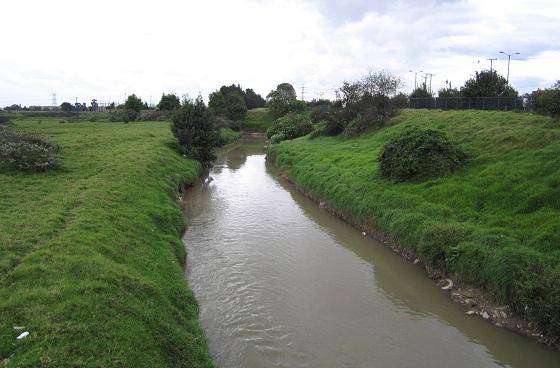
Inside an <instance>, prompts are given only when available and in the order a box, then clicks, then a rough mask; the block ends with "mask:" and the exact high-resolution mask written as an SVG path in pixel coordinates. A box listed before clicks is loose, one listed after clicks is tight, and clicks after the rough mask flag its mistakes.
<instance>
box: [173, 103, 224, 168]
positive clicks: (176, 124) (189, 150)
mask: <svg viewBox="0 0 560 368" xmlns="http://www.w3.org/2000/svg"><path fill="white" fill-rule="evenodd" d="M172 122H173V124H172V126H171V131H172V132H173V135H174V136H175V138H177V141H178V142H179V146H180V147H181V151H182V152H183V153H184V154H185V155H187V156H189V157H191V158H194V159H196V160H199V161H200V162H201V163H202V164H203V165H204V166H205V167H209V166H210V165H211V162H212V160H214V159H215V158H216V156H215V155H214V152H213V149H214V146H215V143H216V139H217V135H216V129H215V128H214V121H213V117H212V112H211V111H210V110H209V109H208V107H206V105H205V104H204V101H203V100H202V96H200V95H199V96H198V97H197V99H196V100H194V101H192V100H185V101H183V106H182V107H181V108H180V109H179V110H176V112H175V113H174V115H173V119H172Z"/></svg>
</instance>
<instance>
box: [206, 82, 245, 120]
mask: <svg viewBox="0 0 560 368" xmlns="http://www.w3.org/2000/svg"><path fill="white" fill-rule="evenodd" d="M208 106H209V107H210V109H211V110H212V112H213V113H214V114H216V115H220V116H225V117H227V118H228V119H230V120H234V121H237V120H240V119H241V118H243V117H244V116H245V114H246V113H247V105H246V104H245V97H244V92H243V90H242V89H241V87H239V86H235V85H233V84H232V85H231V86H229V87H228V86H222V87H221V88H220V90H219V91H214V92H212V93H211V94H210V96H209V98H208Z"/></svg>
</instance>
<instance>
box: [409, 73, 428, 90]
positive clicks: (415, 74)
mask: <svg viewBox="0 0 560 368" xmlns="http://www.w3.org/2000/svg"><path fill="white" fill-rule="evenodd" d="M409 72H410V73H414V90H415V91H416V88H417V87H416V76H417V75H418V73H424V71H423V70H419V71H414V70H409Z"/></svg>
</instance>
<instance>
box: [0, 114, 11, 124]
mask: <svg viewBox="0 0 560 368" xmlns="http://www.w3.org/2000/svg"><path fill="white" fill-rule="evenodd" d="M9 122H10V118H9V117H7V116H5V115H0V125H2V124H7V123H9Z"/></svg>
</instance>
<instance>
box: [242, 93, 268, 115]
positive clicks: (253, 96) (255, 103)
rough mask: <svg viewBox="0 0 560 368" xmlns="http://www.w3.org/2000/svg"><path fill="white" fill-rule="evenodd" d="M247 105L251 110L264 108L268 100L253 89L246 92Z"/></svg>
mask: <svg viewBox="0 0 560 368" xmlns="http://www.w3.org/2000/svg"><path fill="white" fill-rule="evenodd" d="M245 104H246V105H247V108H248V109H249V110H251V109H256V108H258V107H264V105H265V104H266V100H265V99H264V98H262V96H261V95H259V94H258V93H256V92H255V91H253V90H252V89H251V88H247V89H246V90H245Z"/></svg>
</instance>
